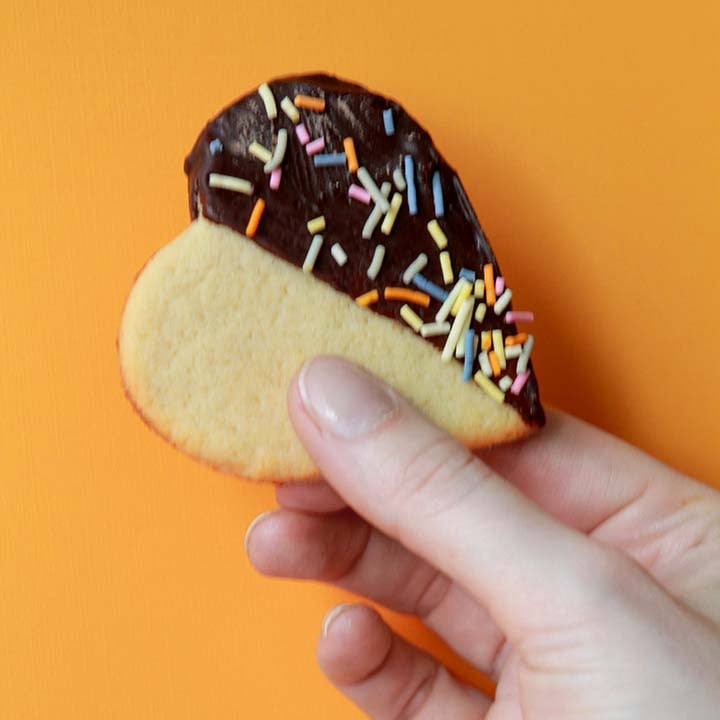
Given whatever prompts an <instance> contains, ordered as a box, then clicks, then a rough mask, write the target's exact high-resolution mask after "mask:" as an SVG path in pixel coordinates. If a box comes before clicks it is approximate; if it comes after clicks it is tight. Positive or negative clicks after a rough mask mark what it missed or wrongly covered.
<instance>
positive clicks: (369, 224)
mask: <svg viewBox="0 0 720 720" xmlns="http://www.w3.org/2000/svg"><path fill="white" fill-rule="evenodd" d="M391 190H392V184H391V183H389V182H384V183H383V184H382V187H381V188H380V192H381V193H382V195H383V197H384V198H386V200H387V198H388V197H389V196H390V191H391ZM383 215H384V212H383V211H382V210H381V209H380V206H379V205H375V207H374V208H373V209H372V211H371V212H370V214H369V215H368V218H367V220H366V221H365V224H364V225H363V229H362V236H363V239H365V240H369V239H370V238H371V237H372V234H373V233H374V232H375V228H376V227H377V224H378V223H379V222H380V218H381V217H382V216H383Z"/></svg>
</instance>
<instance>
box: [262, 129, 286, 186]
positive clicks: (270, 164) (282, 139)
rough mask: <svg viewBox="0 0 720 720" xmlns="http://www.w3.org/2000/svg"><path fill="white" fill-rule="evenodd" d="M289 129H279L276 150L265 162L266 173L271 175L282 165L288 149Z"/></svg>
mask: <svg viewBox="0 0 720 720" xmlns="http://www.w3.org/2000/svg"><path fill="white" fill-rule="evenodd" d="M287 137H288V135H287V130H286V129H285V128H280V130H278V136H277V143H276V144H275V151H274V152H273V154H272V157H271V158H270V159H269V160H268V161H267V162H266V163H265V167H264V168H263V170H264V171H265V174H266V175H269V174H270V173H271V172H272V171H273V170H275V168H278V167H280V165H281V164H282V161H283V160H284V159H285V151H286V150H287Z"/></svg>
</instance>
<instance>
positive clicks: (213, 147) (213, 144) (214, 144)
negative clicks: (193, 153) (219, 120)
mask: <svg viewBox="0 0 720 720" xmlns="http://www.w3.org/2000/svg"><path fill="white" fill-rule="evenodd" d="M208 147H209V148H210V154H211V155H217V154H218V153H219V152H222V149H223V147H222V142H221V141H220V140H219V139H218V138H215V139H214V140H211V141H210V145H209V146H208Z"/></svg>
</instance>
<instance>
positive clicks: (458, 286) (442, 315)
mask: <svg viewBox="0 0 720 720" xmlns="http://www.w3.org/2000/svg"><path fill="white" fill-rule="evenodd" d="M467 284H469V283H468V281H467V280H466V279H465V278H460V279H459V280H458V281H457V282H456V283H455V287H453V289H452V290H451V291H450V292H449V293H448V296H447V297H446V298H445V302H444V303H443V304H442V305H441V306H440V309H439V310H438V311H437V313H436V315H435V320H436V322H445V320H447V318H448V315H449V314H450V311H451V310H452V306H453V305H454V304H455V301H456V300H457V297H458V295H459V294H460V291H461V290H462V288H463V286H465V285H467Z"/></svg>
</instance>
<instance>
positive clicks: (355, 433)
mask: <svg viewBox="0 0 720 720" xmlns="http://www.w3.org/2000/svg"><path fill="white" fill-rule="evenodd" d="M298 385H299V388H300V396H301V398H302V401H303V403H304V405H305V408H306V410H307V411H308V412H309V413H310V415H311V416H312V417H313V419H314V420H315V421H316V422H317V424H318V425H319V426H320V428H321V429H322V430H327V431H328V432H330V433H332V434H333V435H336V436H338V437H341V438H344V439H347V440H350V439H353V438H357V437H360V436H362V435H365V434H366V433H369V432H370V431H371V430H373V429H374V428H376V427H377V426H378V425H380V423H382V422H383V420H385V419H386V418H388V417H389V416H390V415H392V414H393V413H394V412H395V410H397V408H398V401H397V396H396V395H395V393H394V392H393V391H392V390H391V389H390V388H388V387H387V386H386V385H385V384H383V383H381V382H380V381H379V380H376V379H375V378H374V377H373V376H372V375H370V373H368V372H366V371H365V370H363V369H362V368H360V367H358V366H357V365H354V364H353V363H351V362H348V361H346V360H342V359H341V358H336V357H331V356H321V357H317V358H314V359H312V360H310V361H309V362H307V363H305V365H304V366H303V368H302V370H301V371H300V376H299V378H298Z"/></svg>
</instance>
